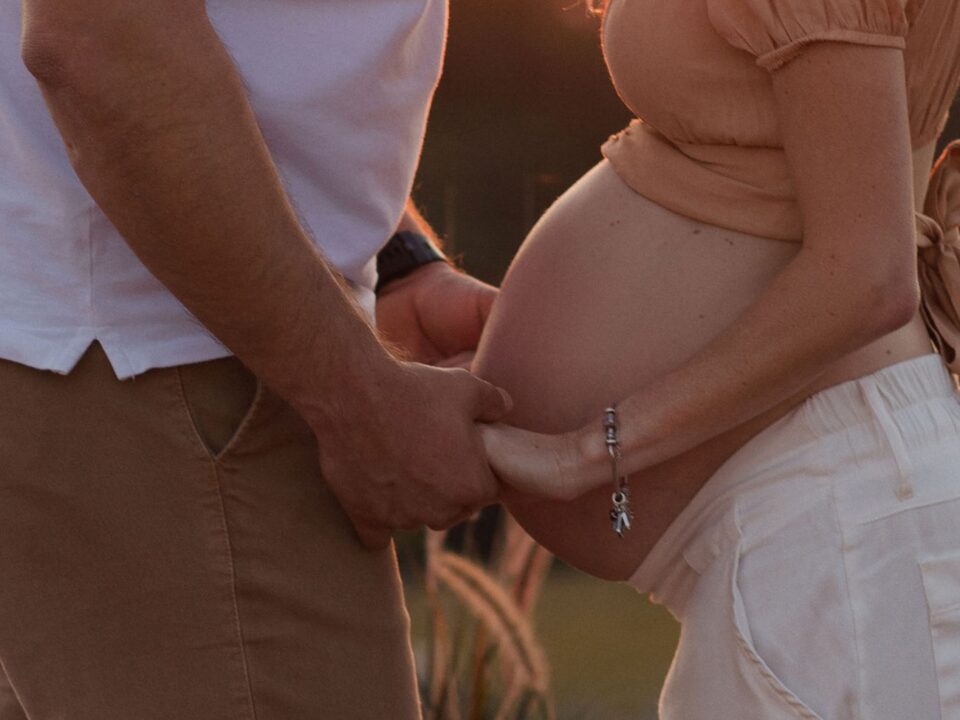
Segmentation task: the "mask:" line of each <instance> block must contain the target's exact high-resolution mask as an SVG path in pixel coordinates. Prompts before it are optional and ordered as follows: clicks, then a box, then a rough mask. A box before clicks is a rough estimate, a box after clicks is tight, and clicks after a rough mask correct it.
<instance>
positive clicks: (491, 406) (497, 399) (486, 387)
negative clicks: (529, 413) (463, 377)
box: [477, 381, 513, 423]
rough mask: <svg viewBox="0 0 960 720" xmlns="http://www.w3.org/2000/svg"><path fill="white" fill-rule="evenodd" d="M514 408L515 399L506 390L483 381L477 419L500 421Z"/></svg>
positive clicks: (481, 420) (478, 401) (491, 421)
mask: <svg viewBox="0 0 960 720" xmlns="http://www.w3.org/2000/svg"><path fill="white" fill-rule="evenodd" d="M512 409H513V400H512V399H511V398H510V393H508V392H507V391H506V390H503V389H501V388H498V387H497V386H496V385H491V384H490V383H488V382H485V381H481V386H480V395H479V397H478V399H477V420H479V421H480V422H488V423H493V422H498V421H500V420H502V419H503V418H504V417H505V416H506V415H507V414H508V413H509V412H510V411H511V410H512Z"/></svg>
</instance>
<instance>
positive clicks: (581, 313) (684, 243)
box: [477, 0, 934, 578]
mask: <svg viewBox="0 0 960 720" xmlns="http://www.w3.org/2000/svg"><path fill="white" fill-rule="evenodd" d="M631 3H636V5H637V6H645V3H646V0H614V8H616V6H617V5H618V4H622V6H623V7H624V8H628V7H630V5H631ZM647 4H649V3H647ZM694 4H700V3H699V0H698V3H694ZM683 5H686V4H685V3H684V4H683ZM616 19H617V18H616V16H614V17H613V18H611V20H610V21H613V20H616ZM610 21H608V22H610ZM611 32H612V30H611V26H610V25H609V24H608V26H607V33H608V38H609V33H611ZM665 34H669V33H665ZM608 42H609V41H608ZM674 43H675V44H679V40H678V39H677V38H676V37H674ZM707 59H709V58H707ZM639 61H640V60H638V62H639ZM654 70H656V68H654ZM621 92H622V89H621ZM933 154H934V147H933V144H932V143H927V144H926V145H925V146H924V147H920V148H918V150H917V151H916V152H915V167H916V181H917V188H916V193H917V204H918V206H920V204H921V203H920V201H921V200H922V197H923V195H924V193H925V190H926V177H927V174H928V171H929V168H930V165H931V162H932V159H933ZM799 247H800V245H799V243H797V242H791V241H787V240H774V239H771V236H770V235H767V236H760V235H757V234H753V233H747V232H741V231H737V230H732V229H726V228H724V227H721V226H719V225H718V224H715V223H708V222H704V221H702V220H697V219H693V218H691V217H688V216H685V215H683V214H680V213H677V212H673V211H671V210H669V209H667V208H665V207H664V206H663V204H661V203H658V202H653V201H651V200H650V199H648V198H647V197H644V195H641V194H640V193H638V192H637V191H635V189H633V188H632V187H631V186H630V185H628V184H627V183H625V182H624V178H623V177H622V174H620V173H618V172H617V171H616V169H615V164H612V163H611V162H609V161H604V162H602V163H601V164H600V165H598V166H597V167H596V168H594V169H593V170H592V171H590V172H589V173H588V174H587V175H585V176H584V177H583V178H582V179H581V180H580V181H579V182H578V183H576V184H575V185H574V186H573V187H572V188H571V189H570V190H569V191H568V192H567V193H565V195H564V196H563V197H562V198H560V200H558V201H557V203H556V204H555V205H554V206H553V207H552V208H551V209H550V210H549V211H548V212H547V213H546V214H545V215H544V217H543V218H542V219H541V221H540V222H539V223H538V224H537V226H536V227H535V228H534V230H533V231H532V232H531V233H530V235H529V237H528V238H527V240H526V242H525V244H524V246H523V248H522V250H521V252H520V253H519V255H518V256H517V258H516V260H515V261H514V264H513V265H512V267H511V270H510V272H509V274H508V277H507V279H506V281H505V283H504V286H503V289H502V293H501V297H500V300H499V301H498V303H497V307H496V308H495V311H494V314H493V316H492V317H491V320H490V323H489V325H488V331H487V334H486V336H485V338H484V342H483V344H482V346H481V348H480V352H479V353H478V359H477V371H478V372H479V373H481V374H482V375H483V376H485V377H488V378H490V379H491V380H493V381H494V382H496V383H498V384H500V385H502V386H503V387H505V388H506V389H507V390H508V391H510V392H511V393H512V395H513V397H514V400H515V403H516V409H515V411H514V415H513V417H512V418H511V421H512V422H514V423H516V424H518V425H521V426H524V427H528V428H531V429H536V430H540V431H545V432H560V431H565V430H570V429H573V428H575V427H578V426H580V425H582V424H584V423H586V422H589V421H591V420H593V419H598V418H599V417H600V411H601V410H602V408H603V407H604V406H605V405H606V404H609V402H611V401H612V400H615V399H617V398H621V397H624V396H626V395H629V394H630V393H631V392H632V391H634V390H636V389H637V388H639V387H641V386H643V385H644V384H647V383H650V382H655V381H656V378H657V377H659V376H661V375H663V374H664V373H666V372H667V371H669V370H670V369H672V368H674V367H677V366H678V365H680V364H682V363H683V362H684V361H685V360H687V359H688V358H690V357H691V356H692V355H693V354H694V353H695V352H697V351H698V350H700V349H701V348H702V347H704V346H705V345H706V344H707V343H709V341H710V340H711V339H712V338H714V337H715V336H716V335H717V334H718V333H720V332H721V331H722V330H723V329H724V328H726V327H727V326H729V325H730V324H731V323H732V322H734V321H735V320H736V318H737V317H738V316H739V315H740V314H741V313H742V312H743V310H745V309H746V307H747V306H748V305H749V304H750V303H752V302H753V300H755V299H756V298H757V297H758V296H759V295H760V293H761V292H762V291H763V289H764V288H765V287H766V285H767V284H768V283H769V281H770V280H771V279H772V278H773V277H774V275H776V274H777V272H778V271H780V270H781V269H782V268H783V267H784V266H785V265H786V264H787V263H788V262H789V261H790V259H791V258H792V257H793V256H794V255H795V253H796V252H797V251H798V250H799ZM928 352H930V342H929V339H928V336H927V334H926V331H925V328H924V325H923V322H922V321H921V319H920V318H919V316H918V317H916V318H914V320H913V321H912V322H911V323H909V324H908V325H907V326H905V327H904V328H902V329H900V330H898V331H896V332H895V333H891V334H890V335H888V336H886V337H884V338H882V339H880V340H878V341H876V342H874V343H872V344H871V345H869V346H867V347H865V348H862V349H860V350H858V351H856V352H854V353H851V354H850V355H848V356H846V357H844V358H842V359H841V360H839V361H838V362H836V363H834V364H833V365H831V366H830V367H829V368H828V369H827V371H826V372H825V373H824V374H823V375H822V376H821V377H820V378H819V379H818V380H817V381H816V382H815V383H814V384H812V385H810V386H809V387H807V388H805V389H804V390H803V391H802V392H800V393H798V394H797V395H796V396H794V397H793V398H790V399H789V400H787V401H785V402H784V403H781V405H779V406H778V407H776V408H774V409H772V410H771V411H769V412H768V413H766V414H764V415H763V416H760V417H758V418H755V419H754V420H752V421H750V422H749V423H747V424H745V425H743V426H741V427H739V428H736V429H734V430H732V431H730V432H727V433H725V434H723V435H721V436H719V437H717V438H714V439H713V440H711V441H709V442H708V443H705V444H704V445H702V446H700V447H698V448H695V449H694V450H691V451H689V452H687V453H684V454H683V455H681V456H678V457H676V458H673V459H671V460H669V461H667V462H665V463H663V464H661V465H659V466H657V467H654V468H650V469H648V470H646V471H644V472H642V473H640V474H638V476H636V477H634V478H633V479H632V483H631V484H632V487H633V492H634V497H635V501H634V503H633V505H634V507H635V510H636V513H637V518H636V522H635V524H634V531H633V532H631V533H630V534H628V536H627V538H626V540H625V541H620V540H619V539H618V538H616V537H615V536H614V535H613V533H612V532H611V531H610V527H609V522H608V520H607V511H608V509H609V491H608V490H601V491H597V492H595V493H592V494H591V495H589V496H587V497H585V498H580V499H578V500H577V501H575V502H573V503H553V502H546V501H541V500H535V499H530V498H522V497H511V496H508V498H507V501H508V504H509V505H510V507H511V510H512V511H513V512H514V513H515V514H516V515H517V516H518V518H519V519H520V520H521V522H523V523H524V524H525V526H526V527H527V529H528V530H529V531H530V532H531V533H532V534H533V535H534V536H535V537H537V538H538V539H539V540H540V541H541V542H543V543H544V544H545V545H547V546H548V547H550V548H551V549H552V550H554V552H556V553H557V554H558V555H560V556H561V557H563V558H564V559H565V560H567V561H569V562H571V563H572V564H574V565H577V566H579V567H581V568H582V569H584V570H586V571H588V572H591V573H593V574H597V575H600V576H602V577H609V578H623V577H626V576H627V575H629V574H630V572H631V571H632V570H633V569H634V568H635V567H636V566H637V565H638V564H639V562H640V561H641V560H642V559H643V558H644V557H645V556H646V554H647V553H648V552H649V550H650V548H651V547H652V546H653V544H655V543H656V541H657V540H658V539H659V537H660V536H661V535H662V533H663V532H664V531H665V530H666V528H667V527H668V526H669V524H670V523H671V522H672V520H673V519H674V518H675V517H676V516H677V515H678V514H679V512H680V511H681V510H682V509H683V508H684V507H685V506H686V504H687V503H688V502H689V501H690V500H691V499H692V497H693V496H694V495H695V494H696V492H697V491H698V490H699V489H700V488H701V487H702V486H703V484H704V483H705V482H706V481H707V480H708V479H709V477H710V476H711V475H712V474H713V472H714V471H715V470H716V469H717V468H718V467H719V466H720V465H721V464H722V463H723V462H724V461H725V460H726V459H727V458H729V457H730V456H731V455H732V454H733V453H734V452H735V451H736V450H737V449H738V448H739V447H741V446H742V445H743V444H744V443H745V442H746V441H747V440H748V439H749V438H750V437H752V436H753V435H755V434H756V433H757V432H759V431H760V430H762V429H763V428H764V427H766V426H767V425H769V424H770V423H772V422H773V421H774V420H776V419H777V418H779V417H781V416H782V415H783V414H784V413H786V412H787V411H788V410H789V409H790V408H791V407H794V406H796V405H797V404H798V403H800V402H802V400H803V399H804V398H806V397H808V396H809V395H811V394H813V393H814V392H816V391H817V390H819V389H821V388H824V387H828V386H830V385H835V384H837V383H839V382H842V381H844V380H848V379H851V378H854V377H859V376H862V375H864V374H866V373H869V372H871V371H873V370H876V369H878V368H880V367H884V366H886V365H889V364H892V363H895V362H899V361H901V360H905V359H908V358H910V357H915V356H917V355H921V354H924V353H928Z"/></svg>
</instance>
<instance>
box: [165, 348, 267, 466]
mask: <svg viewBox="0 0 960 720" xmlns="http://www.w3.org/2000/svg"><path fill="white" fill-rule="evenodd" d="M177 375H178V379H179V382H180V392H181V393H182V395H183V400H184V403H185V405H186V408H187V411H188V413H189V415H190V421H191V423H192V425H193V429H194V431H195V434H196V436H197V438H198V440H199V441H200V443H201V444H202V445H203V448H204V450H205V452H206V454H207V455H208V456H209V457H210V458H211V459H212V460H222V459H223V457H224V456H225V455H226V454H227V453H228V452H230V451H231V450H232V449H233V448H235V447H236V445H237V444H238V442H239V441H240V439H241V437H242V435H243V432H244V429H245V428H246V427H248V426H249V425H250V424H251V420H252V418H253V416H254V415H255V413H256V411H257V408H258V407H259V405H260V403H261V400H262V397H263V394H264V388H263V386H262V384H261V383H260V381H259V380H257V378H256V377H255V376H254V375H253V373H251V372H250V371H249V370H247V368H246V367H244V366H243V364H242V363H241V362H240V361H239V360H237V359H236V358H232V357H231V358H223V359H220V360H211V361H209V362H204V363H196V364H192V365H182V366H180V367H179V368H177Z"/></svg>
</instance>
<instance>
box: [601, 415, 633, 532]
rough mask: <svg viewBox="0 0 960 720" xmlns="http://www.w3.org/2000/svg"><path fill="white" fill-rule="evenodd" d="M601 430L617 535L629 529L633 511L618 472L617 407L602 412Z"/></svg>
mask: <svg viewBox="0 0 960 720" xmlns="http://www.w3.org/2000/svg"><path fill="white" fill-rule="evenodd" d="M603 431H604V437H605V442H606V445H607V454H608V455H609V456H610V469H611V472H612V476H613V497H612V500H613V507H612V508H611V510H610V522H611V525H612V527H613V531H614V532H615V533H616V534H617V535H618V536H619V537H621V538H622V537H623V534H624V533H625V532H626V531H627V530H629V529H630V521H631V519H632V518H633V513H632V512H631V511H630V488H629V486H628V485H627V478H626V477H625V476H624V475H622V474H621V473H620V458H621V455H622V453H621V449H620V427H619V425H618V424H617V408H616V406H614V405H611V406H610V407H608V408H607V409H606V410H605V411H604V413H603Z"/></svg>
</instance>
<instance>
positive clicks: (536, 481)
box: [480, 424, 609, 500]
mask: <svg viewBox="0 0 960 720" xmlns="http://www.w3.org/2000/svg"><path fill="white" fill-rule="evenodd" d="M480 434H481V436H482V437H483V444H484V447H485V448H486V451H487V459H488V461H489V463H490V466H491V467H492V468H493V470H494V472H495V473H496V475H497V478H498V479H499V480H500V481H501V482H503V483H506V484H507V485H510V486H511V487H512V488H514V489H515V490H519V491H520V492H522V493H525V494H528V495H534V496H538V497H543V498H547V499H551V500H573V499H575V498H577V497H579V496H580V495H583V494H584V493H586V492H588V491H590V490H592V489H594V488H596V487H598V486H599V484H600V482H602V481H603V480H609V478H607V477H605V476H604V475H603V474H602V472H598V470H600V471H602V470H603V467H602V466H600V467H599V468H596V467H591V463H589V462H588V460H587V453H586V452H585V451H584V450H585V443H589V442H590V440H594V441H596V442H598V443H600V445H601V446H602V443H603V438H602V437H601V436H600V435H599V433H595V435H596V437H592V436H590V435H589V434H587V433H585V432H584V431H577V432H573V433H563V434H559V435H545V434H541V433H535V432H530V431H528V430H521V429H520V428H515V427H511V426H509V425H503V424H497V425H483V426H481V428H480Z"/></svg>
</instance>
